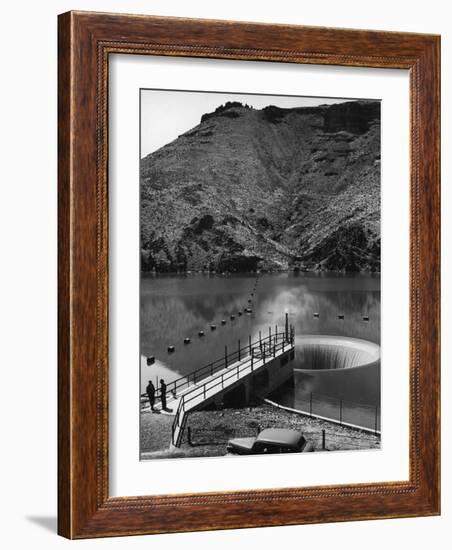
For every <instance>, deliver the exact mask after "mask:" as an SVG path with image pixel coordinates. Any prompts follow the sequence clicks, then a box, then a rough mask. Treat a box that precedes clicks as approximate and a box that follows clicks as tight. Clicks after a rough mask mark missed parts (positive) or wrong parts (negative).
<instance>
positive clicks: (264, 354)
mask: <svg viewBox="0 0 452 550" xmlns="http://www.w3.org/2000/svg"><path fill="white" fill-rule="evenodd" d="M265 344H266V342H264V365H265Z"/></svg>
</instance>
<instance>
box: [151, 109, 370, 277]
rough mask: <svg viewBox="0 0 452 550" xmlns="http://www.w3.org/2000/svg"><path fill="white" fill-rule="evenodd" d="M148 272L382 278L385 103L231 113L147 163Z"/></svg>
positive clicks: (206, 118) (221, 112)
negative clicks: (291, 272) (332, 273)
mask: <svg viewBox="0 0 452 550" xmlns="http://www.w3.org/2000/svg"><path fill="white" fill-rule="evenodd" d="M141 248H142V270H143V271H151V270H156V271H162V272H163V271H186V270H202V269H206V270H215V271H230V272H239V271H254V270H257V269H261V270H262V269H263V270H265V269H268V270H283V269H302V270H310V269H316V270H345V271H379V270H380V103H379V102H368V101H353V102H347V103H339V104H334V105H322V106H318V107H300V108H291V109H282V108H279V107H275V106H271V105H269V106H268V107H266V108H264V109H261V110H257V109H253V108H250V107H248V106H246V105H242V104H240V103H237V102H231V103H227V104H226V105H222V106H220V107H218V108H217V109H216V111H215V112H213V113H206V114H205V115H203V116H202V119H201V122H200V124H199V125H198V126H196V127H195V128H192V129H190V130H189V131H187V132H186V133H185V134H182V135H181V136H179V137H178V138H177V139H176V140H174V141H173V142H171V143H169V144H168V145H165V146H164V147H162V148H161V149H159V150H158V151H155V152H154V153H152V154H150V155H148V156H147V157H145V158H143V159H142V161H141Z"/></svg>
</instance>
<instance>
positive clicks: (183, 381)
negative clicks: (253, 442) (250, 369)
mask: <svg viewBox="0 0 452 550" xmlns="http://www.w3.org/2000/svg"><path fill="white" fill-rule="evenodd" d="M293 338H294V328H293V326H292V325H290V326H286V328H285V330H284V331H278V326H277V325H276V326H275V327H274V331H272V327H269V332H268V335H267V336H262V334H261V332H259V337H258V338H256V339H255V340H254V341H252V339H251V336H249V337H248V342H247V343H246V345H244V346H242V345H241V341H240V340H238V342H237V344H238V345H237V348H236V349H235V350H234V351H230V350H229V349H228V347H227V346H225V353H224V355H223V357H220V358H219V359H215V360H214V361H212V362H211V363H208V364H207V365H204V366H203V367H200V368H199V369H196V370H195V371H192V372H191V373H189V374H187V375H185V376H181V377H180V378H177V379H176V380H173V381H171V382H168V383H167V385H166V392H167V394H172V395H173V396H177V393H178V392H180V391H181V390H185V389H186V388H188V387H190V386H191V385H193V386H194V385H196V384H199V382H201V381H202V380H204V379H205V378H209V377H212V376H213V375H214V374H216V373H217V372H219V371H222V370H224V369H225V368H227V367H228V366H229V365H231V364H232V363H236V362H237V361H241V360H242V359H243V358H244V357H246V356H247V355H250V354H251V350H252V349H253V348H255V347H257V346H259V349H261V348H263V346H266V347H267V350H268V349H269V347H271V345H272V342H274V341H275V339H276V340H284V341H286V342H287V344H289V343H290V342H291V341H293ZM141 398H142V399H143V400H144V401H147V394H146V393H142V394H141ZM155 398H156V400H161V391H160V389H156V392H155Z"/></svg>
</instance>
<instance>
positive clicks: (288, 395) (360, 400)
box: [140, 273, 380, 421]
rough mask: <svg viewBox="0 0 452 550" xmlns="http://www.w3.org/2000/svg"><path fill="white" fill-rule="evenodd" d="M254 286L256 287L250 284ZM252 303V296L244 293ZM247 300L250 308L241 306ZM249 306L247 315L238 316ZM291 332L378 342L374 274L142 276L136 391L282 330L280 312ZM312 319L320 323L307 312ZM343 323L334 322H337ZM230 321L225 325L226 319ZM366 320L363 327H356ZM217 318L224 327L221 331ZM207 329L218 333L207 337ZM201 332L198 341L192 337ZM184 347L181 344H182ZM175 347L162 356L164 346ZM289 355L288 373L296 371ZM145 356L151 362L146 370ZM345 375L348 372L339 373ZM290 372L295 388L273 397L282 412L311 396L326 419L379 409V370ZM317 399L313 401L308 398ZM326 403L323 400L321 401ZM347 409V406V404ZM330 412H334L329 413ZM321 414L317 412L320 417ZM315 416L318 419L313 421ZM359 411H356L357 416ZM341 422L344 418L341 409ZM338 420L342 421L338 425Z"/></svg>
mask: <svg viewBox="0 0 452 550" xmlns="http://www.w3.org/2000/svg"><path fill="white" fill-rule="evenodd" d="M256 281H257V283H256ZM252 292H254V296H253V297H251V293H252ZM250 299H252V303H249V302H248V300H250ZM248 306H251V307H252V313H251V314H245V313H243V314H242V315H241V316H238V311H242V312H243V309H244V308H245V307H248ZM286 312H288V313H289V319H290V322H291V323H292V324H293V325H294V326H295V334H296V335H297V334H298V335H301V334H330V335H340V336H351V337H354V338H362V339H365V340H370V341H372V342H376V343H380V276H379V275H374V274H366V275H364V274H352V275H351V274H347V275H343V274H331V273H328V274H326V273H299V274H294V273H278V274H262V275H259V276H258V277H256V275H255V274H245V275H243V274H241V275H230V276H222V275H212V274H198V273H197V274H183V275H145V276H143V277H142V279H141V311H140V315H141V354H142V358H141V391H142V392H144V391H145V387H146V384H147V382H148V380H150V379H151V380H153V381H154V383H155V380H156V377H158V378H161V377H163V378H164V379H165V380H166V381H167V382H170V381H171V380H174V379H176V378H179V377H180V376H183V375H186V374H188V373H190V372H192V371H193V370H195V369H197V368H200V367H202V366H204V365H206V364H207V363H210V362H211V361H213V360H214V359H219V358H221V357H223V356H224V350H225V346H228V351H233V350H234V349H236V348H237V346H238V340H241V344H242V346H244V345H246V343H247V342H248V335H251V336H252V338H253V340H254V339H256V338H257V337H258V334H259V330H261V331H262V333H263V334H265V335H267V334H268V327H269V326H271V327H272V331H274V327H275V325H278V326H279V327H280V328H281V329H282V328H283V326H284V318H285V313H286ZM314 312H317V313H319V318H315V317H313V313H314ZM339 314H341V315H344V319H343V320H342V319H338V315H339ZM231 315H235V319H234V320H231V319H230V316H231ZM363 316H368V317H369V321H363ZM222 319H224V320H226V325H222V324H221V321H222ZM211 324H215V325H216V326H217V328H216V330H214V331H212V330H211V328H210V325H211ZM200 330H203V331H204V333H205V336H204V337H199V336H198V332H199V331H200ZM186 337H188V338H190V339H191V343H190V344H188V345H184V342H183V341H184V338H186ZM170 345H173V346H175V352H174V353H168V346H170ZM297 355H298V356H300V355H301V354H297V353H296V355H295V368H296V369H297V368H300V367H302V365H300V364H297ZM146 356H154V357H155V359H156V361H155V363H154V364H153V365H151V366H147V365H146V360H145V357H146ZM345 371H348V372H345ZM325 374H326V373H322V375H319V376H316V373H313V375H310V374H306V373H300V372H296V373H295V376H294V384H293V385H292V386H290V387H287V388H282V389H281V390H280V391H279V392H278V394H277V395H276V396H272V398H275V399H276V400H278V402H280V403H283V404H285V405H288V406H293V407H295V408H297V407H298V408H303V403H304V405H306V399H307V396H308V395H309V394H310V393H312V392H313V393H314V408H315V406H316V405H315V404H316V402H317V401H316V400H318V401H319V402H320V401H322V402H323V407H324V408H325V407H326V406H327V403H328V396H330V397H331V399H332V401H331V403H332V405H331V408H332V410H331V411H327V412H328V416H331V415H333V414H336V413H337V411H336V409H337V403H336V401H337V399H344V400H349V401H350V402H353V403H356V404H357V405H356V406H354V414H355V415H356V412H357V409H358V408H359V407H358V404H363V406H364V408H366V407H371V408H372V407H374V408H375V406H376V405H378V404H379V402H380V368H379V366H378V367H373V368H371V369H366V368H360V369H340V370H338V371H337V372H334V373H331V374H330V375H327V376H325ZM316 395H318V396H319V398H318V399H317V398H316V397H315V396H316ZM320 396H325V397H320ZM350 406H351V405H350ZM333 409H334V410H333ZM320 412H321V411H320ZM320 412H319V414H320ZM358 412H359V411H358ZM343 415H345V416H347V407H345V406H344V411H343ZM344 421H348V420H347V418H344Z"/></svg>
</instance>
